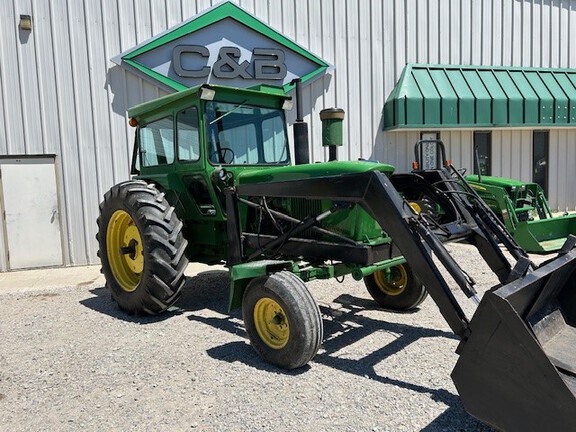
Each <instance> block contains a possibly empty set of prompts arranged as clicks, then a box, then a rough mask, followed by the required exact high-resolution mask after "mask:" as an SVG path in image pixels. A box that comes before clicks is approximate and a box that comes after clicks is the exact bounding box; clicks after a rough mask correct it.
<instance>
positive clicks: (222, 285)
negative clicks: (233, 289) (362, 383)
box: [81, 270, 491, 432]
mask: <svg viewBox="0 0 576 432" xmlns="http://www.w3.org/2000/svg"><path fill="white" fill-rule="evenodd" d="M228 289H229V285H228V272H227V271H225V270H213V271H206V272H202V273H199V274H198V275H196V276H193V277H190V278H188V279H187V281H186V284H185V286H184V288H183V289H182V293H181V296H180V298H179V299H178V301H177V302H176V303H175V304H174V306H173V307H171V308H170V309H169V310H168V311H167V312H166V313H164V314H161V315H159V316H154V317H146V316H134V315H128V314H126V313H125V312H123V311H121V310H120V309H119V308H118V306H117V305H116V304H115V302H114V301H113V300H112V299H111V297H110V294H109V291H108V290H107V289H104V288H96V289H94V290H91V292H92V293H93V294H94V295H95V296H94V297H92V298H90V299H86V300H83V301H82V302H81V303H82V304H83V305H84V306H86V307H88V308H90V309H93V310H95V311H97V312H100V313H104V314H107V315H110V316H112V317H115V318H117V319H122V320H125V321H130V322H135V323H139V324H153V323H155V322H159V321H162V320H166V319H170V318H172V317H174V316H176V315H182V314H186V315H187V318H188V319H189V320H190V321H194V322H198V323H202V324H205V325H209V326H211V327H213V328H217V329H219V330H222V331H225V332H228V333H231V334H234V335H237V336H238V337H240V338H243V339H244V340H238V341H234V342H228V343H225V344H222V345H219V346H215V347H214V348H211V349H209V350H208V355H210V356H211V357H212V358H215V359H217V360H220V361H225V362H229V363H233V362H240V363H243V364H245V365H248V366H250V367H254V368H256V369H259V370H264V371H269V372H271V373H283V374H287V375H292V376H295V375H299V374H303V373H306V372H307V371H308V370H309V369H310V366H305V367H303V368H300V369H297V370H291V371H286V370H282V369H278V368H277V367H275V366H273V365H270V364H269V363H266V362H265V361H263V360H262V359H261V358H260V357H259V356H258V354H257V353H256V352H255V351H254V350H253V349H252V348H251V346H250V345H249V343H248V340H247V336H246V333H245V330H244V326H243V324H242V316H241V311H233V312H231V313H229V312H228ZM377 309H378V306H377V304H376V303H375V302H373V301H370V300H367V299H364V298H359V297H354V296H352V295H348V294H345V295H341V296H339V297H337V298H335V299H334V300H333V301H332V302H331V303H330V307H328V306H320V311H321V313H322V318H323V325H324V343H323V346H322V349H321V350H320V352H319V353H318V354H317V355H316V357H315V358H314V363H318V364H323V365H325V366H328V367H331V368H334V369H337V370H340V371H342V372H345V373H350V374H354V375H357V376H359V377H363V378H369V379H372V380H374V381H377V382H380V383H382V384H386V385H393V386H396V387H400V388H403V389H406V390H409V391H413V392H416V393H421V394H428V395H429V396H430V397H431V398H432V399H433V400H435V401H438V402H440V403H442V404H444V405H446V406H447V407H448V408H447V409H446V410H445V411H444V412H443V413H442V414H441V415H440V416H439V417H437V418H436V419H435V420H434V421H433V422H431V423H430V424H429V425H427V426H426V427H425V428H424V429H423V431H426V432H434V431H445V430H451V431H478V432H486V431H490V430H491V429H490V428H488V427H487V426H485V425H483V424H482V423H480V422H478V421H477V420H475V419H474V418H472V417H471V416H470V415H469V414H468V413H466V411H465V410H464V407H463V406H462V402H461V400H460V398H459V396H458V395H457V394H455V393H452V392H450V391H448V390H445V389H438V388H431V387H426V386H422V385H418V384H415V383H411V382H406V381H402V380H399V379H395V378H392V377H388V376H382V375H379V374H378V373H377V372H376V371H375V366H376V365H377V364H379V363H381V362H382V361H386V359H387V358H389V357H391V356H393V355H394V354H397V353H398V352H400V351H402V350H403V349H405V348H406V347H408V346H409V345H410V344H412V343H414V342H416V341H418V340H421V339H423V338H449V339H454V338H456V337H455V336H454V335H453V334H452V333H451V332H446V331H442V330H435V329H429V328H424V327H419V326H413V325H407V324H402V323H394V322H385V321H381V320H375V319H372V318H369V317H367V316H366V314H365V313H362V312H366V311H370V310H377ZM205 310H209V311H212V312H216V314H215V315H216V316H206V313H201V311H205ZM416 313H417V312H416ZM377 331H384V332H388V333H391V334H394V335H395V336H396V337H395V338H394V340H393V341H392V342H391V343H388V344H386V345H385V346H382V347H379V348H378V349H375V350H374V351H372V352H370V353H368V354H366V355H364V356H363V357H362V358H360V359H348V358H343V357H339V356H338V355H336V353H337V352H338V351H340V350H341V349H342V348H345V347H346V346H350V345H352V344H354V343H356V342H358V341H360V340H361V339H363V338H365V337H367V336H369V335H371V334H373V333H374V332H377ZM407 367H410V366H407ZM446 373H447V374H448V373H449V371H446ZM415 414H416V415H417V413H415Z"/></svg>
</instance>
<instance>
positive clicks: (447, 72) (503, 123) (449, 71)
mask: <svg viewBox="0 0 576 432" xmlns="http://www.w3.org/2000/svg"><path fill="white" fill-rule="evenodd" d="M567 125H572V126H574V127H576V69H542V68H540V69H536V68H520V67H487V66H462V65H432V64H408V65H406V66H405V68H404V71H403V72H402V76H401V77H400V79H399V80H398V82H397V83H396V86H395V88H394V90H393V91H392V92H391V93H390V96H389V97H388V99H387V100H386V104H385V105H384V129H385V130H394V129H401V128H416V129H426V128H476V127H521V126H533V127H554V126H567Z"/></svg>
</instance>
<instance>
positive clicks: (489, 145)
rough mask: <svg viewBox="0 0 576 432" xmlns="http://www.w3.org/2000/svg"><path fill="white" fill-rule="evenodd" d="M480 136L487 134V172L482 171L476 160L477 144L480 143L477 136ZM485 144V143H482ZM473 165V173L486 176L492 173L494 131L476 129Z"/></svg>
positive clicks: (473, 138) (473, 141)
mask: <svg viewBox="0 0 576 432" xmlns="http://www.w3.org/2000/svg"><path fill="white" fill-rule="evenodd" d="M479 136H486V137H487V139H486V150H487V152H486V154H485V155H486V159H487V161H488V164H487V165H488V167H487V170H486V171H487V172H485V173H480V172H479V171H480V170H479V168H480V167H478V166H477V162H480V161H477V160H476V146H477V145H478V144H480V143H478V140H477V137H479ZM482 144H483V143H482ZM472 160H473V163H472V166H473V171H472V172H473V173H474V174H476V175H484V176H491V175H492V131H474V133H473V137H472Z"/></svg>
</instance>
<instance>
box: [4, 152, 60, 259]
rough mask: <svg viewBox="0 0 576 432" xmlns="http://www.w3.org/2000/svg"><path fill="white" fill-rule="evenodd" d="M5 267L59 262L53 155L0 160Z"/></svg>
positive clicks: (58, 224)
mask: <svg viewBox="0 0 576 432" xmlns="http://www.w3.org/2000/svg"><path fill="white" fill-rule="evenodd" d="M0 179H1V184H2V187H1V189H0V193H1V195H2V196H1V198H2V210H3V218H2V219H3V224H4V234H5V240H6V242H5V243H6V246H7V254H6V255H7V261H8V268H9V269H10V270H14V269H24V268H31V267H46V266H57V265H62V264H63V260H62V238H61V233H60V215H59V207H58V192H57V187H56V170H55V165H54V158H52V157H48V158H22V159H4V160H0Z"/></svg>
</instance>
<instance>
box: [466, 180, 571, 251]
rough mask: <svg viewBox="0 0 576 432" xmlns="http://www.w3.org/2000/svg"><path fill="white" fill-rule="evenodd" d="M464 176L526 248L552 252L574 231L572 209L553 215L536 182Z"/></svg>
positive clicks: (560, 246) (558, 248)
mask: <svg viewBox="0 0 576 432" xmlns="http://www.w3.org/2000/svg"><path fill="white" fill-rule="evenodd" d="M465 178H466V181H467V182H468V183H469V184H470V186H472V188H474V190H475V191H476V192H477V193H478V195H480V197H481V198H482V199H483V200H484V202H486V204H488V206H489V207H490V209H492V211H493V212H494V213H495V214H496V215H497V216H498V217H499V219H500V220H501V221H502V222H503V223H504V225H505V226H506V229H507V230H508V232H510V234H512V236H513V237H514V239H515V240H516V241H517V242H518V244H520V245H521V246H522V247H523V248H524V249H525V250H526V251H528V252H531V253H540V254H545V253H551V252H556V251H558V250H560V249H561V248H562V246H563V245H564V242H565V241H566V239H567V238H568V236H569V235H576V213H572V214H570V213H565V214H562V215H554V214H553V213H552V211H551V210H550V206H549V205H548V200H547V199H546V196H545V195H544V191H543V190H542V188H541V187H540V185H539V184H537V183H530V182H522V181H519V180H515V179H510V178H506V177H493V176H484V175H477V174H472V175H467V176H466V177H465Z"/></svg>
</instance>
